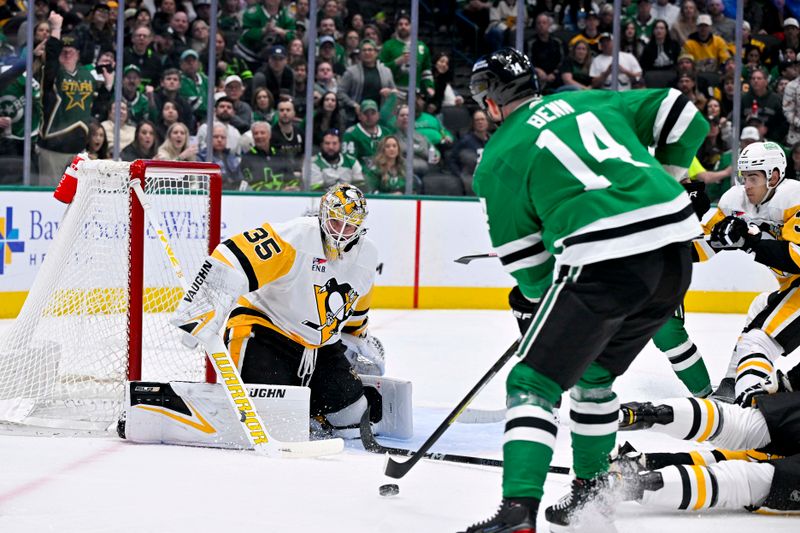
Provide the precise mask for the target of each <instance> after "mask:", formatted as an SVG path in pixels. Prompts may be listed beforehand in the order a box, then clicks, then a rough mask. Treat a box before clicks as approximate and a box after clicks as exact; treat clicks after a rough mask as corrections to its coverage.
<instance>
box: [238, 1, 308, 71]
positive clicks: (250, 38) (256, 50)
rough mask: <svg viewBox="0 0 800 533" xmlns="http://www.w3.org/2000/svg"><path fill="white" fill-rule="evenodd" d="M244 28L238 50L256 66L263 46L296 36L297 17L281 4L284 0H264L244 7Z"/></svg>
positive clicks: (258, 63) (259, 60) (250, 64)
mask: <svg viewBox="0 0 800 533" xmlns="http://www.w3.org/2000/svg"><path fill="white" fill-rule="evenodd" d="M242 30H243V32H242V36H241V37H240V38H239V41H238V42H237V43H236V48H235V51H236V53H237V55H239V56H240V57H241V58H242V59H244V60H245V61H247V64H248V65H249V66H250V69H251V70H255V69H256V68H258V66H259V65H260V64H261V51H262V50H264V49H265V48H266V47H268V46H270V45H272V44H274V43H282V44H285V43H287V42H288V41H290V40H292V39H293V38H294V30H295V20H294V17H292V15H291V14H290V13H289V9H288V8H287V7H285V6H281V0H262V1H261V2H260V3H257V4H254V5H251V6H250V7H248V8H247V9H245V11H244V15H242Z"/></svg>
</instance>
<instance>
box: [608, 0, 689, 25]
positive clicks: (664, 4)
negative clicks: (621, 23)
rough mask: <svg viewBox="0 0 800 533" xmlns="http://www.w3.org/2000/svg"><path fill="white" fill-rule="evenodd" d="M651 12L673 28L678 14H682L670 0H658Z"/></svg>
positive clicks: (657, 18)
mask: <svg viewBox="0 0 800 533" xmlns="http://www.w3.org/2000/svg"><path fill="white" fill-rule="evenodd" d="M606 5H609V4H606ZM650 13H651V14H652V15H653V17H654V18H655V19H656V20H659V19H660V20H663V21H664V22H666V23H667V26H668V27H669V28H671V27H672V25H673V24H675V21H677V20H678V15H680V13H681V10H680V8H679V7H678V6H676V5H675V4H673V3H672V2H671V1H670V0H656V3H655V4H653V8H652V9H651V10H650Z"/></svg>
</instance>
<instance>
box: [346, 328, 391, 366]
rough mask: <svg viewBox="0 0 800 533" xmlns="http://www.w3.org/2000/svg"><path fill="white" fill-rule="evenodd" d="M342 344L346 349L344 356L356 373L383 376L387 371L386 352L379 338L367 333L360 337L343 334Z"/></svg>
mask: <svg viewBox="0 0 800 533" xmlns="http://www.w3.org/2000/svg"><path fill="white" fill-rule="evenodd" d="M342 343H343V344H344V345H345V348H346V350H345V352H344V356H345V357H347V360H348V361H350V364H351V365H352V366H353V369H354V370H355V371H356V373H358V374H365V375H368V376H382V375H383V373H384V371H385V370H386V351H385V350H384V348H383V343H382V342H381V341H380V339H378V337H375V336H373V335H370V334H369V332H366V331H365V332H364V333H362V334H361V335H358V336H356V335H350V334H348V333H342Z"/></svg>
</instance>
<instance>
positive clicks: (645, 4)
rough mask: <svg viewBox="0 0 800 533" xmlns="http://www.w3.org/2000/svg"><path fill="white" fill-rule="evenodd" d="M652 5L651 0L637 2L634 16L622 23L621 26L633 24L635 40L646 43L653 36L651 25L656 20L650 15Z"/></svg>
mask: <svg viewBox="0 0 800 533" xmlns="http://www.w3.org/2000/svg"><path fill="white" fill-rule="evenodd" d="M652 9H653V4H652V2H651V0H639V1H638V2H637V4H636V15H635V16H633V17H630V18H628V19H626V20H625V21H624V23H623V24H627V23H629V22H632V23H633V26H634V27H635V28H636V39H641V40H642V41H643V42H645V43H646V42H647V41H648V40H649V39H650V36H651V35H652V34H653V24H654V23H655V21H656V18H655V17H654V16H653V13H652Z"/></svg>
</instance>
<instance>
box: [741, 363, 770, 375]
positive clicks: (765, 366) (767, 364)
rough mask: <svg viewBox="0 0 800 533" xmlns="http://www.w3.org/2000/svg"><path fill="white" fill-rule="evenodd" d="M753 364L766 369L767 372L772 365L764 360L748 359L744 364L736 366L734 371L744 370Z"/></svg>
mask: <svg viewBox="0 0 800 533" xmlns="http://www.w3.org/2000/svg"><path fill="white" fill-rule="evenodd" d="M754 366H755V367H759V368H761V369H763V370H766V371H767V372H772V365H771V364H769V363H767V362H765V361H748V362H746V363H745V364H743V365H739V366H738V367H736V373H737V374H738V373H739V372H743V371H744V370H747V369H748V368H751V367H754Z"/></svg>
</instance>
